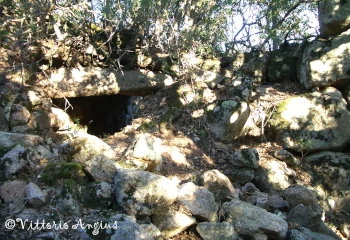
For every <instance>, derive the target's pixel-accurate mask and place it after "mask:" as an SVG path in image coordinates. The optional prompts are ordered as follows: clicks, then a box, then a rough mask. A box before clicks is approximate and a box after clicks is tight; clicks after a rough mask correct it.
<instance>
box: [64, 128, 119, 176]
mask: <svg viewBox="0 0 350 240" xmlns="http://www.w3.org/2000/svg"><path fill="white" fill-rule="evenodd" d="M70 145H71V148H73V150H72V158H73V161H74V162H77V163H81V164H83V166H84V169H85V170H86V171H87V172H88V173H89V174H90V175H91V176H92V177H93V178H94V179H95V180H96V181H105V182H112V181H113V177H114V174H115V171H116V170H117V169H118V168H120V166H119V164H118V163H116V162H115V161H114V160H113V159H114V156H115V153H114V151H113V150H112V148H111V147H110V146H109V145H108V144H107V143H105V142H103V141H102V140H101V139H99V138H98V137H96V136H93V135H90V134H81V135H80V136H79V137H78V138H75V139H74V140H73V141H72V142H71V143H70Z"/></svg>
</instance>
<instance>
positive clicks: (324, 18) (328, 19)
mask: <svg viewBox="0 0 350 240" xmlns="http://www.w3.org/2000/svg"><path fill="white" fill-rule="evenodd" d="M349 12H350V2H348V1H320V2H319V4H318V18H319V22H320V32H321V36H322V37H328V36H335V35H338V34H340V33H341V32H343V31H345V30H347V29H349V28H350V15H349Z"/></svg>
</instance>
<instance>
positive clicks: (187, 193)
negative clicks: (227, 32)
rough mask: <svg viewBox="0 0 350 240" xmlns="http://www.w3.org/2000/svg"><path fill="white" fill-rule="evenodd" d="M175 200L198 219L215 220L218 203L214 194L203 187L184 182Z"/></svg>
mask: <svg viewBox="0 0 350 240" xmlns="http://www.w3.org/2000/svg"><path fill="white" fill-rule="evenodd" d="M176 201H177V203H178V204H179V205H180V207H183V208H184V209H186V210H187V211H189V212H190V213H191V214H192V216H194V217H196V219H198V220H202V221H207V222H215V221H217V219H218V213H217V211H218V209H219V205H218V204H217V203H216V202H215V197H214V194H213V193H212V192H210V191H209V190H208V189H206V188H205V187H198V186H196V185H195V184H194V183H192V182H188V183H185V184H183V185H181V187H180V188H179V193H178V196H177V199H176Z"/></svg>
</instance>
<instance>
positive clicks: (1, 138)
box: [0, 132, 44, 156]
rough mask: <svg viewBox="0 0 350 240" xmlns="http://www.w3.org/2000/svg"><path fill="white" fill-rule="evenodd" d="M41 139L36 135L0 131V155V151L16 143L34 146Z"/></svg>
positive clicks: (8, 148)
mask: <svg viewBox="0 0 350 240" xmlns="http://www.w3.org/2000/svg"><path fill="white" fill-rule="evenodd" d="M43 141H44V140H43V139H42V138H41V137H40V136H37V135H31V134H21V133H9V132H0V146H1V148H0V156H1V153H2V151H5V152H6V150H7V151H9V150H11V149H12V148H13V147H14V146H16V145H17V144H19V145H22V146H24V147H34V146H36V145H38V144H40V143H42V142H43ZM3 149H5V150H3Z"/></svg>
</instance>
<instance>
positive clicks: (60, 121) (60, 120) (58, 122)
mask: <svg viewBox="0 0 350 240" xmlns="http://www.w3.org/2000/svg"><path fill="white" fill-rule="evenodd" d="M49 116H50V125H51V128H52V129H54V130H55V131H57V130H68V129H70V128H71V127H72V126H73V125H74V124H73V121H72V120H71V119H70V117H69V116H68V114H67V113H66V112H65V111H63V110H62V109H59V108H55V107H52V108H51V112H50V113H49Z"/></svg>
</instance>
